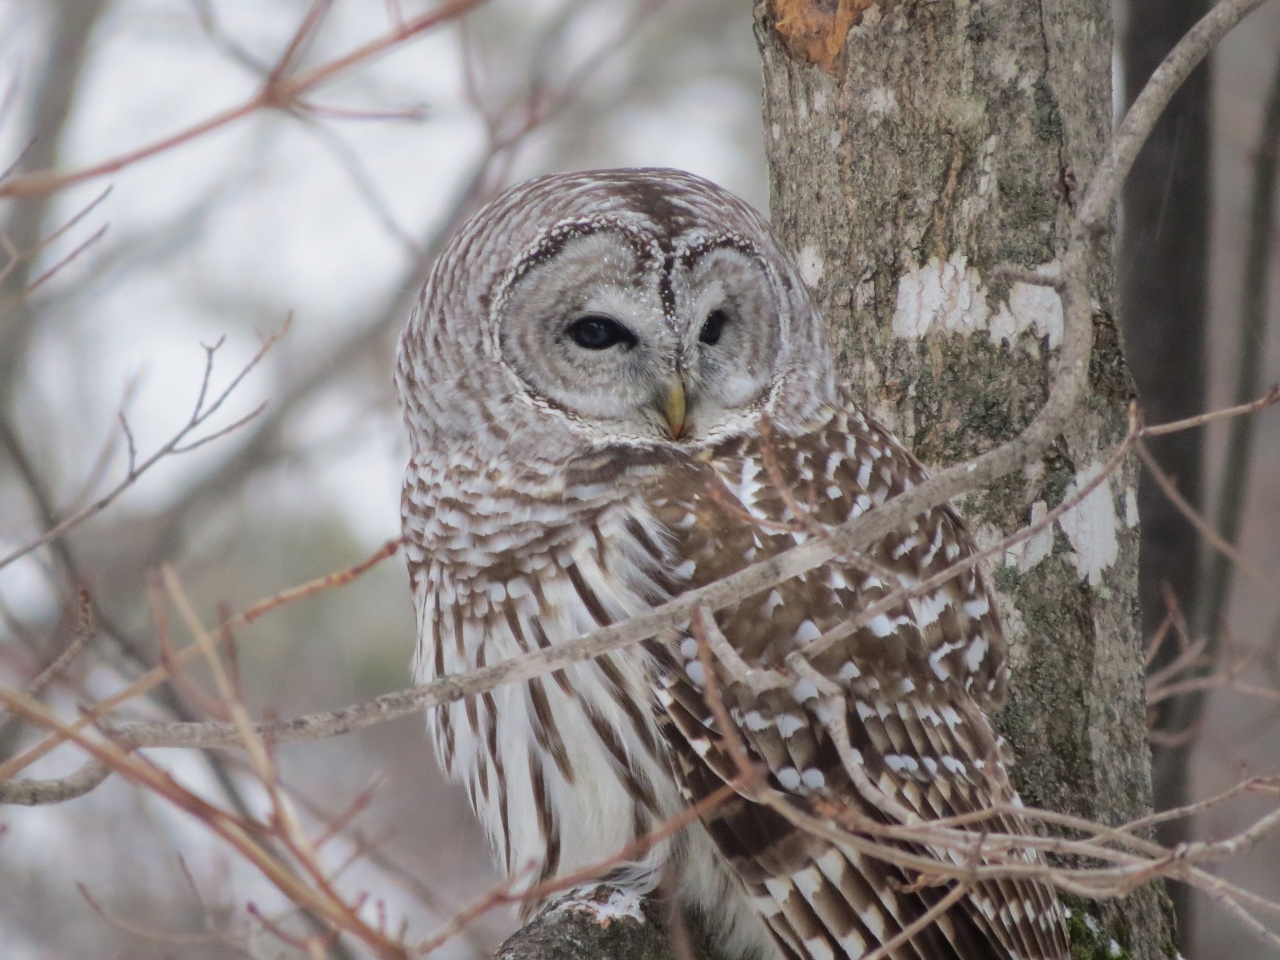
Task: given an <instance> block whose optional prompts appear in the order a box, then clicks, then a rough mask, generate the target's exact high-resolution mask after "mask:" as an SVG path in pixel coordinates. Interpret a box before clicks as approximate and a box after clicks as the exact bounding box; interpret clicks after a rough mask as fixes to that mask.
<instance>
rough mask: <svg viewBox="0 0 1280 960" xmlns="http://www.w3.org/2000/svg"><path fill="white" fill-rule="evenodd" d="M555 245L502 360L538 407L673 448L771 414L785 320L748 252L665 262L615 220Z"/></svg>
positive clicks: (699, 245)
mask: <svg viewBox="0 0 1280 960" xmlns="http://www.w3.org/2000/svg"><path fill="white" fill-rule="evenodd" d="M549 235H550V236H555V235H556V229H555V228H554V227H553V228H552V230H551V231H550V232H549ZM548 244H549V245H552V246H554V247H556V249H555V251H554V254H553V255H548V253H547V250H546V249H545V247H544V245H535V246H534V248H533V249H532V250H530V251H528V252H527V253H526V255H525V257H524V258H522V259H521V260H520V261H519V262H517V264H516V265H515V268H514V270H513V271H512V275H513V276H514V277H516V278H517V279H516V280H515V281H514V283H513V284H512V285H511V286H510V288H509V289H507V290H505V291H504V295H503V296H502V297H501V302H500V305H499V307H498V315H497V324H498V337H499V342H500V345H501V353H502V356H503V358H504V359H505V360H506V361H507V362H508V363H509V364H510V365H511V367H512V368H513V369H514V370H515V371H516V372H517V373H518V374H519V376H520V377H521V379H522V380H524V382H525V383H526V384H527V385H528V388H529V390H530V391H531V393H532V394H533V395H534V396H535V397H537V398H538V399H540V400H541V401H544V402H545V403H547V404H548V405H549V406H551V407H553V408H555V409H556V410H558V411H560V412H562V413H563V414H565V415H566V416H568V417H571V418H573V419H575V420H577V421H579V422H580V423H589V424H593V425H595V427H596V429H598V430H602V431H607V432H608V433H610V434H613V435H615V436H618V437H625V438H629V439H634V440H655V441H674V442H696V441H698V440H701V439H705V438H707V437H709V436H712V435H715V434H717V433H719V432H722V431H723V429H724V428H725V427H726V426H727V425H729V424H731V423H734V422H736V421H737V420H739V419H741V417H742V416H743V415H744V414H749V413H750V412H751V411H752V410H755V409H758V408H759V406H760V405H761V403H762V402H763V401H764V399H765V398H766V397H767V395H768V391H769V387H770V386H771V385H772V383H773V382H774V379H775V376H776V369H775V364H776V361H777V358H778V356H779V341H780V339H781V334H782V331H781V319H782V315H783V312H784V311H782V310H781V309H779V303H778V299H779V297H778V291H776V290H775V289H774V286H773V282H772V279H771V278H770V276H769V274H768V272H767V271H766V269H765V268H764V266H763V263H762V260H763V258H762V256H761V254H760V252H759V251H758V250H756V249H755V248H754V247H753V246H752V245H751V244H750V243H749V242H748V241H746V240H744V239H743V238H734V237H730V236H715V235H714V234H710V235H703V236H700V237H699V238H698V240H697V242H696V243H693V244H689V243H680V244H678V245H673V246H672V247H671V248H670V249H669V251H666V252H664V251H663V250H662V246H663V245H662V244H660V243H658V242H657V241H656V239H654V238H646V237H643V236H636V235H634V234H632V233H630V232H628V231H627V230H626V229H625V228H620V227H619V226H614V225H610V224H608V222H607V221H606V222H605V223H602V224H601V225H600V227H599V229H595V230H592V231H590V232H586V233H577V234H576V235H575V236H573V237H572V238H571V239H568V240H566V241H560V240H558V239H557V240H554V241H549V242H548Z"/></svg>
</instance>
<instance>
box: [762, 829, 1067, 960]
mask: <svg viewBox="0 0 1280 960" xmlns="http://www.w3.org/2000/svg"><path fill="white" fill-rule="evenodd" d="M760 886H761V888H762V889H760V890H759V891H758V894H757V896H755V897H754V898H753V901H754V905H755V907H756V909H757V910H758V911H759V912H760V913H761V914H762V915H763V916H764V919H765V922H766V923H767V924H768V926H769V929H770V931H771V932H772V933H773V936H774V939H775V941H776V942H777V944H778V947H779V949H780V951H781V952H782V954H783V956H785V957H787V958H789V960H856V958H858V957H861V956H863V955H865V954H867V953H869V952H871V951H873V950H875V949H876V948H877V947H880V946H881V945H883V944H886V943H889V942H890V941H892V940H894V939H895V937H898V936H899V935H900V934H901V933H902V931H903V930H904V929H906V928H907V927H909V926H911V924H912V923H913V922H915V921H916V920H918V919H919V918H921V917H923V915H924V914H925V913H926V912H927V911H928V910H929V909H930V907H932V906H933V905H935V904H937V903H938V902H939V901H941V900H942V899H944V898H945V897H946V896H948V894H949V893H950V890H951V888H948V887H934V888H924V889H922V890H912V889H909V888H908V886H907V884H906V880H905V877H903V876H902V875H901V874H900V873H899V871H898V870H897V869H896V868H894V867H892V866H890V865H888V864H885V863H883V862H880V861H877V860H875V859H873V858H870V857H864V856H862V855H860V854H858V853H856V852H853V851H851V850H847V849H841V848H839V847H836V846H833V845H828V846H827V847H826V849H825V850H823V851H816V850H815V851H814V855H813V856H812V857H811V859H810V860H809V862H808V863H807V864H806V865H805V866H804V867H803V868H801V869H799V870H795V871H794V872H791V873H790V874H786V875H777V876H772V877H767V878H765V879H764V880H763V881H762V883H761V884H760ZM986 893H988V891H985V890H984V889H983V888H979V889H978V890H977V891H975V892H973V893H970V894H967V895H966V896H964V897H962V898H960V900H959V901H958V902H957V903H955V904H954V905H953V906H951V907H950V908H949V909H946V910H945V911H944V912H943V913H942V914H941V915H939V916H937V917H936V918H934V919H932V920H931V921H930V922H928V923H926V924H924V925H922V927H921V929H919V930H917V931H914V932H913V933H912V934H911V936H910V937H909V938H903V939H902V941H901V942H899V943H898V944H897V945H896V946H895V947H894V948H893V949H892V950H891V951H890V952H889V956H890V957H891V958H893V960H1012V958H1020V960H1068V957H1069V954H1068V950H1067V946H1066V943H1065V941H1061V942H1059V941H1058V938H1057V937H1054V936H1052V935H1050V936H1048V937H1047V938H1045V937H1041V936H1030V937H1019V938H1017V939H1018V940H1020V941H1021V942H1017V943H1011V942H1007V941H1008V940H1009V937H1008V931H1007V930H1006V929H1002V928H1003V924H1000V923H999V922H995V923H993V922H991V921H989V920H988V919H987V917H985V916H984V911H983V910H982V909H981V907H980V906H979V905H978V903H976V902H975V898H976V899H978V900H982V899H987V898H986V897H985V896H984V894H986ZM987 902H988V903H989V902H990V900H989V899H987ZM1046 941H1047V942H1046Z"/></svg>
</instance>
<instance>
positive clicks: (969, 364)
mask: <svg viewBox="0 0 1280 960" xmlns="http://www.w3.org/2000/svg"><path fill="white" fill-rule="evenodd" d="M826 7H832V8H833V12H831V13H827V14H824V13H823V10H824V9H825V8H826ZM864 7H866V8H867V9H865V10H864V9H862V8H864ZM855 8H856V9H855ZM850 10H853V19H852V22H853V24H854V25H853V27H852V29H850V30H849V31H848V33H847V35H846V34H844V33H843V31H842V30H841V28H842V27H843V26H844V24H843V23H842V22H841V21H842V20H843V19H846V18H847V17H848V14H849V12H850ZM756 15H757V36H758V39H759V42H760V46H761V51H762V57H763V64H764V85H765V126H766V137H765V141H766V149H767V152H768V156H769V162H770V167H771V201H772V220H773V223H774V226H775V228H776V229H778V230H779V232H780V234H781V236H782V238H783V241H784V243H785V244H786V245H787V246H788V247H789V248H790V250H791V251H792V253H793V254H794V255H795V256H796V257H797V258H798V260H799V263H800V264H801V271H802V273H803V275H804V277H805V280H806V282H808V283H809V284H810V286H811V287H812V289H813V291H814V293H815V295H816V296H817V298H818V301H819V302H820V304H821V306H822V308H823V310H824V312H825V313H826V316H827V319H828V322H829V323H830V325H831V329H832V336H833V341H834V346H835V350H836V354H837V362H838V364H839V369H840V372H841V374H842V375H843V378H844V380H845V382H846V383H847V385H848V386H849V388H850V389H851V390H852V391H853V392H854V394H855V395H856V396H858V397H859V398H860V399H861V400H862V401H863V403H864V404H865V406H866V407H867V409H869V410H870V411H871V412H873V413H874V414H875V415H876V416H877V417H878V418H879V419H880V420H882V421H883V422H884V423H886V424H887V425H888V426H889V427H890V428H891V429H893V430H894V431H895V432H896V433H897V434H898V435H899V437H901V438H902V439H903V440H904V441H905V442H906V443H907V444H908V445H909V446H910V447H912V449H913V450H914V451H915V453H916V454H917V456H919V457H920V458H921V459H922V460H923V461H925V463H927V464H932V465H949V464H952V463H955V462H957V461H962V460H966V459H969V458H970V457H973V456H975V455H977V454H980V453H983V452H985V451H986V450H989V449H991V448H992V447H993V446H995V445H996V444H998V443H1000V442H1002V441H1005V440H1007V439H1009V438H1010V437H1012V436H1014V435H1015V434H1016V433H1017V432H1018V431H1019V430H1021V429H1022V428H1023V427H1024V426H1025V425H1026V424H1027V422H1028V421H1029V420H1030V419H1031V417H1032V416H1033V415H1034V413H1035V411H1036V410H1037V409H1038V408H1039V406H1040V404H1041V403H1042V402H1043V400H1044V397H1045V396H1046V394H1047V391H1048V386H1049V373H1050V365H1049V360H1050V357H1051V353H1052V350H1053V348H1054V347H1055V346H1056V343H1057V338H1058V334H1059V333H1060V329H1061V327H1060V321H1058V320H1056V319H1055V314H1054V311H1055V310H1056V309H1058V308H1059V304H1058V302H1057V297H1056V295H1054V294H1051V293H1046V292H1045V291H1044V290H1042V289H1040V288H1032V287H1026V286H1024V285H1021V284H1012V285H1011V284H1009V283H1007V282H1004V281H1001V280H1000V279H997V278H996V275H995V273H994V270H993V268H995V267H996V266H997V265H999V264H1001V263H1006V262H1012V263H1014V264H1019V265H1023V266H1035V265H1037V264H1039V263H1042V262H1045V261H1048V260H1051V259H1053V258H1054V256H1055V255H1056V254H1057V253H1059V252H1060V251H1061V249H1062V247H1063V245H1064V243H1065V240H1066V236H1067V224H1068V220H1069V217H1070V215H1071V212H1072V204H1073V201H1074V198H1075V196H1076V194H1077V192H1078V185H1081V184H1084V183H1085V182H1086V181H1087V178H1088V176H1089V174H1090V172H1091V170H1092V169H1093V168H1094V166H1095V164H1096V163H1097V161H1098V159H1099V157H1100V156H1101V154H1102V151H1103V149H1104V147H1105V145H1106V143H1107V141H1108V138H1109V135H1110V129H1111V88H1110V78H1111V68H1110V56H1111V30H1110V9H1109V6H1108V4H1107V3H1106V2H1105V0H1040V2H1028V0H988V2H982V3H974V2H965V0H955V2H946V3H915V2H905V3H898V4H884V5H881V6H879V7H876V6H869V5H868V4H865V3H862V2H861V0H853V2H850V0H844V2H842V3H840V4H838V5H833V4H820V3H818V2H816V0H770V2H763V0H760V2H758V3H757V11H756ZM824 29H826V30H832V29H834V30H838V31H840V35H841V36H842V37H843V39H844V42H843V44H842V45H833V44H832V43H831V42H827V41H824V39H823V36H822V31H823V30H824ZM833 50H834V52H833ZM1093 283H1094V298H1095V301H1096V306H1095V317H1094V330H1095V351H1096V352H1095V357H1094V360H1093V365H1092V369H1091V393H1090V395H1089V396H1088V398H1087V400H1086V403H1085V405H1084V407H1083V408H1082V409H1081V411H1080V415H1079V417H1078V418H1077V420H1076V422H1075V424H1074V425H1073V426H1072V428H1071V429H1070V430H1069V431H1067V433H1066V435H1065V436H1063V437H1062V438H1061V439H1060V440H1059V442H1058V443H1057V444H1056V445H1055V447H1054V448H1053V449H1052V450H1051V451H1050V453H1049V454H1048V455H1047V456H1046V457H1045V458H1044V460H1043V462H1042V463H1041V464H1039V465H1037V466H1036V468H1035V469H1030V470H1026V471H1024V472H1023V474H1022V475H1021V476H1014V477H1010V478H1007V479H1006V480H1005V481H1004V482H1003V483H1001V484H1000V485H998V486H997V487H996V488H994V489H991V490H988V491H986V492H984V493H982V494H979V495H975V496H971V497H969V498H967V499H966V501H965V502H964V503H962V504H961V506H962V509H963V510H964V512H965V513H966V515H967V516H968V518H969V521H970V524H971V526H972V527H973V528H974V529H975V530H976V531H977V533H978V537H979V539H980V540H981V541H984V542H991V541H993V540H994V539H996V538H998V537H1000V536H1002V535H1004V534H1007V533H1010V532H1012V531H1013V530H1015V529H1017V528H1018V527H1020V526H1023V525H1025V524H1026V522H1027V521H1028V520H1029V519H1032V518H1033V517H1034V516H1035V515H1036V514H1037V513H1040V512H1042V511H1044V510H1045V509H1051V508H1052V507H1054V506H1056V505H1057V504H1058V503H1060V502H1061V501H1062V499H1063V498H1064V495H1066V494H1067V493H1068V491H1070V490H1071V489H1072V488H1073V486H1075V485H1078V484H1079V483H1080V482H1081V478H1082V477H1086V478H1087V477H1088V475H1089V471H1090V470H1091V469H1093V468H1095V467H1096V465H1097V464H1098V463H1099V461H1100V456H1101V451H1102V450H1103V449H1104V448H1105V447H1108V446H1109V445H1111V444H1113V443H1115V442H1116V441H1117V440H1118V439H1119V438H1120V437H1121V436H1122V434H1123V431H1124V423H1125V419H1124V418H1125V408H1126V405H1127V402H1128V400H1129V398H1130V396H1131V394H1132V389H1131V386H1130V382H1129V380H1128V375H1127V373H1126V370H1125V365H1124V360H1123V357H1122V355H1121V347H1120V337H1119V333H1118V331H1117V328H1116V325H1115V322H1114V320H1113V316H1114V312H1113V300H1114V288H1115V281H1114V269H1113V264H1112V252H1111V250H1110V249H1103V250H1099V251H1098V256H1097V260H1096V265H1095V268H1094V270H1093ZM1059 316H1060V314H1059ZM1136 479H1137V474H1136V470H1135V469H1133V468H1132V466H1130V467H1129V468H1127V469H1126V470H1124V471H1122V472H1121V473H1119V474H1117V475H1115V476H1113V477H1112V478H1111V479H1110V481H1109V482H1108V483H1107V484H1106V485H1105V486H1104V487H1103V488H1102V489H1100V490H1099V491H1098V492H1097V493H1095V494H1094V495H1092V496H1091V497H1090V498H1089V499H1088V500H1087V501H1086V502H1085V504H1083V505H1082V508H1081V510H1080V511H1078V513H1077V515H1076V517H1075V519H1074V521H1068V522H1067V523H1065V524H1061V525H1056V526H1055V527H1054V528H1053V529H1052V531H1051V532H1047V533H1046V534H1045V535H1043V536H1042V538H1040V539H1039V540H1038V541H1033V542H1032V543H1030V544H1029V545H1028V546H1027V547H1026V548H1025V549H1024V550H1021V551H1018V553H1017V554H1016V555H1011V556H1009V557H1008V558H1007V562H1006V563H1005V564H1004V565H1002V566H1000V567H999V568H998V569H997V570H996V582H997V585H998V587H999V588H1000V591H1001V594H1002V606H1003V614H1004V619H1005V623H1006V625H1007V628H1008V631H1009V633H1010V641H1011V660H1012V665H1013V681H1012V685H1011V691H1010V698H1009V703H1008V705H1007V706H1006V707H1005V709H1004V710H1003V711H1002V713H1001V714H1000V716H999V717H998V722H999V725H1000V727H1001V729H1002V730H1003V731H1004V733H1005V735H1006V737H1007V738H1008V739H1009V740H1010V742H1011V743H1012V745H1013V747H1014V749H1015V751H1016V753H1017V755H1018V757H1019V763H1018V766H1017V768H1016V771H1015V778H1016V781H1017V784H1018V787H1019V789H1020V791H1021V793H1022V795H1023V797H1024V799H1025V800H1026V801H1027V802H1028V803H1030V804H1035V805H1040V806H1045V807H1049V808H1053V809H1058V810H1063V811H1069V812H1072V813H1075V814H1079V815H1081V816H1086V817H1091V818H1096V819H1099V820H1102V821H1107V822H1114V821H1117V820H1121V819H1125V818H1128V817H1131V816H1134V815H1139V814H1141V813H1143V812H1144V811H1146V810H1147V809H1148V808H1149V805H1150V777H1149V765H1148V750H1147V745H1146V737H1145V724H1144V709H1143V701H1142V660H1141V649H1140V645H1141V642H1140V633H1139V626H1138V605H1137V554H1138V542H1137V539H1138V536H1137V530H1136V519H1137V516H1136V514H1137V500H1136ZM1064 520H1067V518H1064ZM1166 903H1167V901H1165V900H1163V898H1162V893H1161V892H1160V891H1158V890H1155V889H1151V888H1147V889H1144V890H1142V891H1139V892H1137V893H1135V894H1134V895H1133V896H1131V897H1130V898H1128V899H1127V900H1126V901H1124V902H1122V903H1119V904H1116V905H1106V906H1094V907H1091V910H1093V911H1095V912H1096V913H1097V914H1098V916H1099V917H1101V918H1102V919H1103V921H1104V926H1107V927H1110V928H1111V929H1113V930H1114V932H1115V934H1116V939H1117V940H1119V942H1120V943H1121V944H1122V945H1125V946H1126V948H1128V949H1130V950H1131V951H1132V954H1133V955H1134V956H1139V957H1152V958H1154V957H1160V956H1163V955H1164V953H1165V950H1166V947H1167V946H1168V944H1169V941H1170V931H1169V925H1168V916H1167V911H1166V908H1165V904H1166Z"/></svg>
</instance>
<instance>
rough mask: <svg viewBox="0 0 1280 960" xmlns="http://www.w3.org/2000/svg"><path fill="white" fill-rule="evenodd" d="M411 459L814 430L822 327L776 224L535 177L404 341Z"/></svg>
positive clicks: (681, 192) (474, 234) (483, 229)
mask: <svg viewBox="0 0 1280 960" xmlns="http://www.w3.org/2000/svg"><path fill="white" fill-rule="evenodd" d="M396 380H397V385H398V387H399V392H400V398H401V403H402V405H403V407H404V412H405V420H406V424H407V426H408V428H409V435H410V438H411V440H412V442H413V446H414V451H415V455H417V454H420V453H426V454H432V455H434V454H439V453H441V452H443V451H448V450H450V449H452V448H453V447H454V446H455V445H458V444H466V445H467V446H468V447H470V448H471V449H472V450H473V451H479V452H480V453H481V454H482V455H484V456H486V457H489V456H491V457H495V458H496V457H501V458H504V459H505V460H508V461H511V460H537V461H543V462H545V461H550V462H555V463H559V462H563V461H564V460H565V459H566V458H568V457H573V456H577V455H583V454H590V453H592V452H593V451H597V450H600V449H602V448H607V447H611V446H614V445H617V444H624V445H636V444H639V445H652V444H658V445H679V446H689V445H696V444H698V443H702V442H708V441H712V440H719V439H723V438H726V437H731V436H734V435H738V434H748V433H753V432H755V431H756V430H757V429H759V423H758V421H759V418H760V416H761V414H763V413H767V414H768V415H769V417H770V419H771V420H772V421H773V422H774V423H775V424H776V425H777V426H778V427H779V428H781V429H783V430H787V429H788V428H789V425H794V427H795V429H797V430H799V429H802V426H803V423H804V422H805V420H806V418H808V417H811V416H812V415H813V414H814V412H815V411H816V410H817V409H818V408H820V407H822V406H823V405H824V404H828V403H830V402H832V399H833V397H834V394H835V386H834V380H833V377H832V373H831V360H830V353H829V350H828V347H827V341H826V336H825V332H824V330H823V322H822V317H821V316H820V315H819V313H818V312H817V310H816V309H815V307H814V305H813V303H812V301H811V300H810V298H809V295H808V292H807V291H806V289H805V288H804V285H803V284H802V283H801V282H800V279H799V276H798V274H797V271H796V270H795V268H794V267H793V266H792V264H791V262H790V260H788V258H787V256H786V255H785V254H784V253H783V252H782V249H781V247H780V246H779V244H778V242H777V240H776V239H775V238H774V236H773V233H772V231H770V229H769V226H768V224H767V223H765V221H764V219H763V218H762V217H761V216H760V215H759V214H758V213H756V212H755V211H754V210H752V209H751V208H750V207H749V206H747V205H746V204H745V203H743V202H742V201H741V200H738V199H737V198H736V197H734V196H732V195H731V194H729V193H727V192H725V191H724V190H721V189H720V188H719V187H717V186H716V185H715V184H712V183H709V182H707V181H706V180H702V179H700V178H698V177H694V176H691V175H689V174H686V173H682V172H680V171H677V170H660V169H637V170H599V171H588V172H585V173H574V174H561V175H556V176H550V177H540V178H538V179H536V180H530V181H527V182H525V183H522V184H519V185H517V186H515V187H513V188H511V189H510V190H508V191H507V192H506V193H504V194H502V195H501V196H499V197H497V198H496V199H495V200H493V201H491V202H490V203H489V204H488V205H486V206H485V207H484V208H483V209H481V210H480V211H479V212H478V213H477V214H476V215H475V216H474V217H472V218H471V220H470V221H468V223H467V224H465V225H464V226H463V228H462V229H461V230H460V231H459V232H458V234H457V235H456V236H455V237H454V238H453V239H452V240H451V241H450V243H449V246H448V247H447V248H446V249H445V251H444V253H443V254H442V255H441V257H440V259H439V260H438V261H437V262H436V265H435V267H434V269H433V270H432V273H431V276H430V278H429V279H428V280H427V283H426V285H425V286H424V288H423V292H422V296H421V297H420V299H419V301H418V306H417V308H416V309H415V311H414V314H413V316H412V317H411V318H410V321H409V325H408V327H407V328H406V329H405V332H404V335H403V337H402V338H401V341H400V356H399V362H398V364H397V370H396Z"/></svg>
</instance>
